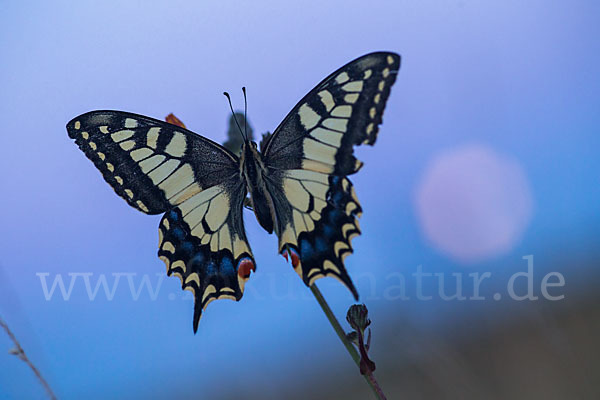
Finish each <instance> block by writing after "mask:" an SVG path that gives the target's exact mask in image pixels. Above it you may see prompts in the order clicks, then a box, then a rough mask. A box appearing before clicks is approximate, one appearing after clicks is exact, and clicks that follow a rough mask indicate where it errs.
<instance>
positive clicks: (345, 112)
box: [331, 106, 352, 118]
mask: <svg viewBox="0 0 600 400" xmlns="http://www.w3.org/2000/svg"><path fill="white" fill-rule="evenodd" d="M350 115H352V106H337V107H336V108H334V109H333V111H332V112H331V116H332V117H342V118H349V117H350Z"/></svg>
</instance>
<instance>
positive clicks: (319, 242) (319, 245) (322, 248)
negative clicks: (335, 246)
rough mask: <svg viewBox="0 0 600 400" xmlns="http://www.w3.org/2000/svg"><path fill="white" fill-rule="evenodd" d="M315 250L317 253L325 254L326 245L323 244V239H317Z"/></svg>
mask: <svg viewBox="0 0 600 400" xmlns="http://www.w3.org/2000/svg"><path fill="white" fill-rule="evenodd" d="M315 249H316V250H317V252H318V253H325V252H327V243H326V242H325V240H324V239H323V238H320V237H318V238H317V239H316V240H315Z"/></svg>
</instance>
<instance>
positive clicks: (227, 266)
mask: <svg viewBox="0 0 600 400" xmlns="http://www.w3.org/2000/svg"><path fill="white" fill-rule="evenodd" d="M221 272H222V273H223V274H228V275H235V268H233V263H232V262H231V259H230V258H229V257H224V258H223V259H222V260H221Z"/></svg>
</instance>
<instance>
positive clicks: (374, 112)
mask: <svg viewBox="0 0 600 400" xmlns="http://www.w3.org/2000/svg"><path fill="white" fill-rule="evenodd" d="M375 114H377V110H376V109H375V107H371V109H370V110H369V117H371V118H375Z"/></svg>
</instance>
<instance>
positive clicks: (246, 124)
mask: <svg viewBox="0 0 600 400" xmlns="http://www.w3.org/2000/svg"><path fill="white" fill-rule="evenodd" d="M242 92H244V134H245V135H246V140H247V138H248V101H247V100H246V86H242Z"/></svg>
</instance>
